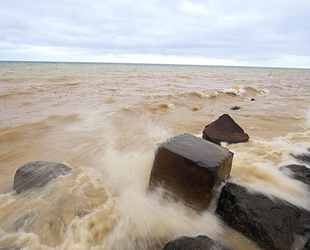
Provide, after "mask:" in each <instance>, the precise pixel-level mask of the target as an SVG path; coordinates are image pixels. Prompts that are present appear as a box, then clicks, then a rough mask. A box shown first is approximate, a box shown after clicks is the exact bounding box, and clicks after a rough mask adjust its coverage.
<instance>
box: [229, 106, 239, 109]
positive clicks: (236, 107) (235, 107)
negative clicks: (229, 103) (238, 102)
mask: <svg viewBox="0 0 310 250" xmlns="http://www.w3.org/2000/svg"><path fill="white" fill-rule="evenodd" d="M237 109H241V107H240V106H233V107H232V108H231V110H237Z"/></svg>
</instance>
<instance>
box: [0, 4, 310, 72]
mask: <svg viewBox="0 0 310 250" xmlns="http://www.w3.org/2000/svg"><path fill="white" fill-rule="evenodd" d="M0 18H1V22H0V37H1V39H0V60H18V61H24V60H27V61H28V60H30V61H78V62H133V63H178V64H206V65H247V66H280V67H304V68H310V0H259V1H251V0H179V1H177V0H110V1H108V0H101V1H99V0H93V1H86V0H40V1H39V0H0Z"/></svg>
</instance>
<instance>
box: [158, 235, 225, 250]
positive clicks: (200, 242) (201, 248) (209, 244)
mask: <svg viewBox="0 0 310 250" xmlns="http://www.w3.org/2000/svg"><path fill="white" fill-rule="evenodd" d="M163 250H229V248H226V247H224V246H222V245H221V244H219V243H218V242H216V241H214V240H212V239H210V238H209V237H207V236H205V235H199V236H197V237H186V236H183V237H179V238H176V239H175V240H172V241H169V242H168V243H166V245H165V246H164V248H163Z"/></svg>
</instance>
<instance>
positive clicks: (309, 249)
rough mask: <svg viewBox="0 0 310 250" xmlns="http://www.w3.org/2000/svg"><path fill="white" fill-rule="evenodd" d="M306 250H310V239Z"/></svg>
mask: <svg viewBox="0 0 310 250" xmlns="http://www.w3.org/2000/svg"><path fill="white" fill-rule="evenodd" d="M304 250H310V239H309V240H308V241H307V243H306V245H305V248H304Z"/></svg>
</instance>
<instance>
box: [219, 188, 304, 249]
mask: <svg viewBox="0 0 310 250" xmlns="http://www.w3.org/2000/svg"><path fill="white" fill-rule="evenodd" d="M216 212H217V213H218V214H220V215H221V216H222V217H223V218H224V220H225V221H226V222H227V223H228V224H229V225H230V226H231V227H233V228H234V229H236V230H238V231H240V232H241V233H243V234H244V235H246V236H248V237H249V238H251V239H252V240H253V241H254V242H255V243H257V244H258V245H259V246H261V247H262V248H264V249H267V250H290V247H291V246H292V244H293V243H294V232H295V231H296V230H299V229H298V227H299V225H298V217H299V216H300V213H299V211H298V209H296V208H295V207H293V206H290V205H288V204H286V203H284V202H282V201H281V200H279V199H276V198H274V199H273V200H271V199H270V198H269V197H267V196H264V195H262V194H250V193H249V192H248V191H247V190H246V189H245V188H243V187H241V186H238V185H236V184H232V183H227V184H226V185H225V186H224V188H223V190H222V194H221V197H220V200H219V204H218V208H217V211H216Z"/></svg>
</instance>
